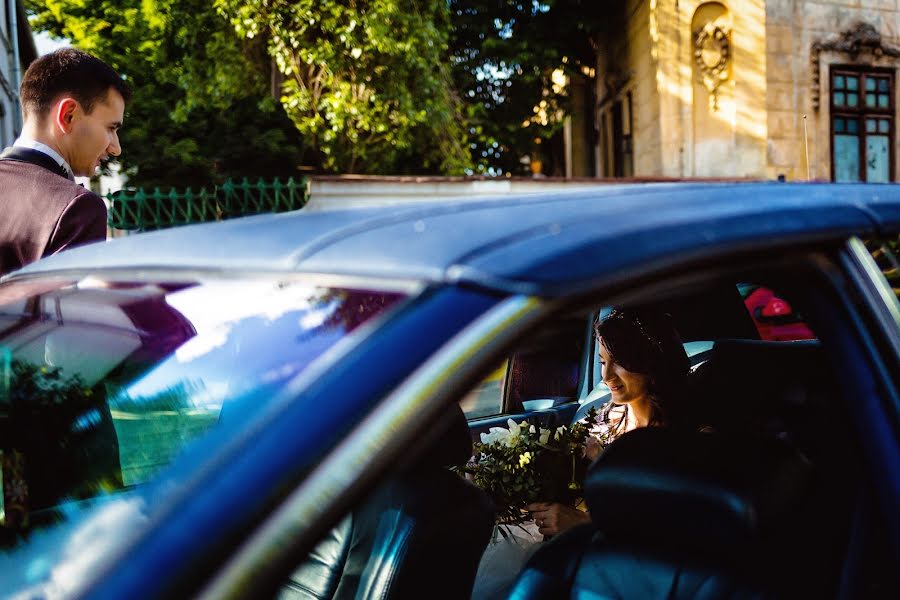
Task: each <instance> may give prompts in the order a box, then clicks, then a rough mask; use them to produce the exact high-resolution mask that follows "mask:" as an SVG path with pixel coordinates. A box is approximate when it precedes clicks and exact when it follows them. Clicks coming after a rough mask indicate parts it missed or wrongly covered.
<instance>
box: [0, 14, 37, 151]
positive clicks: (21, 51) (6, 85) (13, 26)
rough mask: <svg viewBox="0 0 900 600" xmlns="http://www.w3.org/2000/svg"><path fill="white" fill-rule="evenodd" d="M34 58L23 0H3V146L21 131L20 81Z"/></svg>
mask: <svg viewBox="0 0 900 600" xmlns="http://www.w3.org/2000/svg"><path fill="white" fill-rule="evenodd" d="M35 58H37V49H36V48H35V45H34V38H33V37H32V35H31V28H30V27H29V25H28V17H27V15H26V14H25V8H24V7H23V4H22V0H0V149H2V148H5V147H6V146H11V145H12V143H13V142H14V141H15V140H16V138H17V137H18V136H19V133H20V132H21V130H22V111H21V107H20V105H19V82H20V81H21V76H22V74H23V73H25V69H27V68H28V65H29V64H31V61H33V60H34V59H35Z"/></svg>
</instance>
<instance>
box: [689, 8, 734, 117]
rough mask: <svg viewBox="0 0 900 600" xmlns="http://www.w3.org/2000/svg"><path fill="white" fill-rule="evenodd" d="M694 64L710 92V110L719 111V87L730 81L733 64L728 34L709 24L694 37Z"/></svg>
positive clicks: (717, 26) (720, 28)
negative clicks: (731, 65) (730, 67)
mask: <svg viewBox="0 0 900 600" xmlns="http://www.w3.org/2000/svg"><path fill="white" fill-rule="evenodd" d="M694 62H695V63H696V65H697V72H698V73H699V74H700V79H701V83H703V86H704V87H705V88H706V90H707V91H708V92H709V108H710V109H711V110H713V111H716V110H719V87H720V86H721V85H722V84H723V83H725V82H726V81H728V78H729V75H730V69H729V66H730V64H731V43H730V42H729V41H728V32H727V31H726V30H725V29H723V28H722V27H720V26H719V25H716V24H715V23H707V24H706V25H704V26H703V28H702V29H701V30H700V31H698V32H697V34H696V36H695V37H694Z"/></svg>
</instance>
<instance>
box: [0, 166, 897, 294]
mask: <svg viewBox="0 0 900 600" xmlns="http://www.w3.org/2000/svg"><path fill="white" fill-rule="evenodd" d="M898 224H900V186H895V185H835V184H779V183H738V184H734V183H731V184H725V183H723V184H711V183H702V184H699V183H690V184H687V183H667V184H644V185H611V186H598V187H597V188H596V189H591V190H585V191H577V192H566V193H556V194H542V195H537V194H536V195H528V196H504V197H498V198H491V199H481V200H473V199H466V200H459V201H452V202H430V201H429V202H422V203H419V204H415V205H408V204H407V205H402V206H383V207H375V208H364V209H352V210H335V211H304V210H300V211H296V212H293V213H282V214H277V215H263V216H258V217H249V218H243V219H236V220H232V221H225V222H221V223H211V224H202V225H193V226H186V227H180V228H174V229H168V230H164V231H158V232H151V233H145V234H140V235H133V236H129V237H126V238H123V239H117V240H113V241H111V242H109V243H107V244H93V245H89V246H84V247H81V248H76V249H73V250H70V251H67V252H63V253H60V254H58V255H55V256H52V257H48V258H46V259H43V260H41V261H38V262H37V263H34V264H32V265H29V266H28V267H26V268H24V269H22V270H20V271H18V272H17V273H16V274H14V275H12V276H11V277H18V276H24V275H34V274H38V273H49V272H53V271H65V270H85V269H89V270H93V269H109V268H129V269H131V268H150V269H156V268H171V267H176V268H197V269H214V270H231V269H238V270H251V271H256V270H259V271H294V272H314V273H328V274H344V275H353V276H364V277H387V278H401V279H415V280H423V281H429V282H463V283H468V284H473V285H478V286H481V287H488V288H492V289H497V290H502V291H507V292H509V291H514V292H522V293H528V294H536V295H551V296H552V295H558V294H569V293H577V292H579V291H581V290H586V289H588V288H589V287H591V286H593V285H596V284H598V283H600V282H602V281H603V280H604V279H606V278H609V277H613V276H616V274H621V273H622V272H623V270H624V271H627V272H628V273H630V274H631V275H634V274H636V270H646V269H653V268H656V267H660V266H665V265H666V264H675V263H677V262H678V261H683V260H687V259H690V258H692V257H696V256H708V257H715V256H722V255H726V254H728V253H731V252H735V251H740V250H745V249H749V248H765V247H773V248H775V247H778V246H779V245H785V244H796V243H799V242H804V241H819V240H823V239H837V238H840V237H844V236H846V235H849V234H856V235H865V234H870V233H875V232H878V231H879V230H881V229H882V228H884V229H892V228H893V229H894V230H896V228H897V227H898Z"/></svg>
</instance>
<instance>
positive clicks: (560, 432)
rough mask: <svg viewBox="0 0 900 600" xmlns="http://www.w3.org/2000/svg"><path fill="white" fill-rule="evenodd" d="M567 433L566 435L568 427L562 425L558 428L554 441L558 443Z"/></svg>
mask: <svg viewBox="0 0 900 600" xmlns="http://www.w3.org/2000/svg"><path fill="white" fill-rule="evenodd" d="M565 433H566V426H565V425H560V426H559V427H557V428H556V433H554V434H553V439H554V440H556V441H559V438H560V437H562V436H563V434H565Z"/></svg>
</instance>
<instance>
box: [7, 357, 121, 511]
mask: <svg viewBox="0 0 900 600" xmlns="http://www.w3.org/2000/svg"><path fill="white" fill-rule="evenodd" d="M4 371H5V372H4V373H3V377H2V378H0V381H3V382H8V385H4V386H3V389H2V390H0V447H2V449H3V450H4V454H5V455H7V454H8V455H9V456H17V455H21V456H22V457H24V474H20V476H21V480H17V481H13V480H12V479H13V478H15V477H16V474H15V473H12V472H10V473H7V472H4V475H3V479H4V481H3V484H4V490H5V492H4V499H6V496H7V494H6V491H7V490H6V488H7V486H10V488H11V489H16V490H19V491H18V492H17V494H18V495H19V496H23V495H24V496H25V498H24V502H23V504H24V505H26V506H27V512H31V511H34V510H37V509H42V508H49V507H52V506H55V505H57V504H59V503H60V502H63V501H65V500H68V499H79V498H89V497H93V496H96V495H98V494H99V493H102V492H104V491H109V490H112V489H116V488H119V487H121V485H122V479H121V470H120V468H119V445H118V439H117V437H116V432H115V428H114V427H113V424H112V419H111V417H110V413H109V407H108V406H107V403H106V393H105V389H104V388H103V386H102V385H96V386H93V387H90V386H87V385H86V384H85V382H84V380H83V379H81V378H80V377H78V376H71V377H69V376H66V375H64V374H63V372H62V370H61V369H59V368H58V367H49V366H43V365H36V364H32V363H28V362H24V361H20V360H15V359H14V360H12V361H10V362H9V363H8V365H7V367H6V368H5V369H4ZM8 478H9V480H7V479H8ZM23 485H24V489H21V487H22V486H23ZM20 499H21V498H20ZM10 500H16V499H15V498H10Z"/></svg>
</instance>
